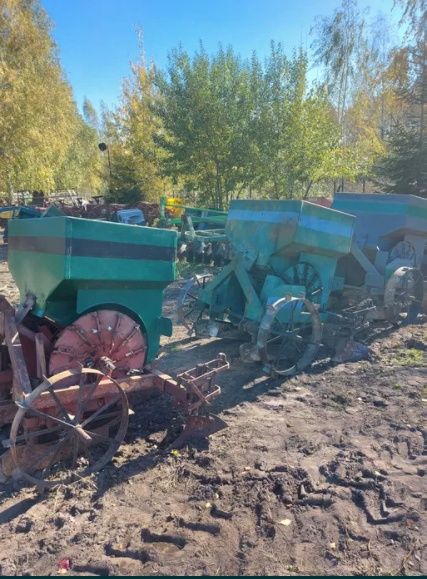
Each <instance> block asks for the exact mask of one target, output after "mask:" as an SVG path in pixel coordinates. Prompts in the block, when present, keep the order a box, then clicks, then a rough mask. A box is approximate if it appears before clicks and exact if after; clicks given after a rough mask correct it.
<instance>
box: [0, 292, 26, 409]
mask: <svg viewBox="0 0 427 579" xmlns="http://www.w3.org/2000/svg"><path fill="white" fill-rule="evenodd" d="M0 313H2V314H3V315H2V317H3V328H2V329H3V331H4V339H5V341H6V346H7V347H8V350H9V357H10V362H11V364H12V369H13V390H12V395H13V399H14V400H22V399H23V398H25V396H27V395H28V394H30V393H31V391H32V388H31V383H30V378H29V376H28V372H27V366H26V364H25V359H24V353H23V351H22V345H21V341H20V339H19V333H18V328H17V326H16V322H15V310H14V309H13V307H12V306H11V305H10V303H9V302H8V301H7V299H6V298H5V297H4V296H0Z"/></svg>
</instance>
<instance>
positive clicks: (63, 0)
mask: <svg viewBox="0 0 427 579" xmlns="http://www.w3.org/2000/svg"><path fill="white" fill-rule="evenodd" d="M41 1H42V4H43V6H44V7H45V9H46V10H47V12H48V14H49V16H50V17H51V18H52V20H53V21H54V23H55V29H54V32H53V36H54V38H55V40H56V42H57V43H58V45H59V48H60V51H61V61H62V65H63V68H64V70H65V72H66V74H67V77H68V80H69V81H70V82H71V84H72V86H73V89H74V96H75V98H76V100H77V102H78V104H79V106H81V104H82V101H83V98H84V96H85V95H86V96H88V97H89V99H90V100H91V101H92V103H93V104H94V105H95V106H96V107H97V108H98V107H99V104H100V101H101V100H103V101H105V102H106V104H107V105H108V106H111V105H114V104H115V103H116V102H117V99H118V96H119V94H120V84H121V81H122V79H123V78H124V77H125V76H126V75H127V74H128V73H129V61H130V60H135V59H136V58H137V56H138V39H137V34H136V27H138V26H139V27H141V28H142V30H143V36H144V48H145V53H146V57H147V59H149V60H150V59H153V60H154V61H155V62H156V64H157V65H159V66H164V65H165V64H166V61H167V53H168V51H169V50H170V49H171V48H173V47H175V46H177V45H178V44H179V43H181V44H182V45H183V47H184V48H185V49H186V50H187V51H188V52H190V53H192V52H194V50H196V49H197V47H198V44H199V40H200V39H201V40H202V41H203V43H204V45H205V48H206V49H207V50H208V52H213V51H215V50H216V48H217V46H218V43H220V42H221V43H222V44H224V45H228V44H231V45H232V46H233V48H234V49H235V50H236V52H238V53H240V55H241V56H242V57H247V56H250V55H251V53H252V51H253V50H256V51H257V53H258V55H259V56H260V57H263V56H264V55H266V54H267V53H268V50H269V43H270V40H272V39H273V40H276V41H280V42H282V43H283V44H284V46H285V49H286V51H288V52H289V53H291V51H292V49H293V48H294V47H297V46H299V45H301V44H302V45H303V46H306V47H307V48H308V47H309V45H310V42H311V38H310V36H309V32H310V28H311V27H312V25H313V22H314V19H315V17H316V16H317V15H322V16H329V15H331V14H332V12H333V10H334V9H335V8H336V7H337V6H339V5H340V3H341V2H340V0H320V1H319V0H302V1H301V0H300V1H298V0H198V1H197V0H157V1H156V0H41ZM359 6H360V8H366V7H369V8H370V13H371V14H376V13H377V12H378V11H381V12H383V13H385V14H388V15H390V16H391V18H392V20H393V21H395V22H396V21H397V20H398V15H399V12H398V11H397V10H396V9H395V10H393V11H392V6H393V0H359Z"/></svg>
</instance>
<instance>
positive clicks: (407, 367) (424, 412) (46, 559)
mask: <svg viewBox="0 0 427 579" xmlns="http://www.w3.org/2000/svg"><path fill="white" fill-rule="evenodd" d="M1 256H3V262H2V263H0V276H1V277H0V279H1V281H0V293H4V294H6V295H7V296H8V297H9V298H10V299H12V300H13V299H15V300H16V299H17V296H16V289H15V287H14V284H13V281H12V280H11V278H10V276H9V274H8V271H7V264H6V263H5V261H4V257H5V250H4V248H3V249H0V259H1ZM181 285H182V282H179V281H178V282H176V283H175V284H174V285H173V286H171V287H170V288H169V290H168V291H167V292H166V296H165V311H166V314H167V315H172V314H173V304H174V301H175V299H176V297H177V295H178V293H179V289H180V287H181ZM366 341H367V343H368V344H369V345H370V347H371V348H372V351H373V355H372V358H371V360H370V361H363V362H358V363H353V364H341V365H333V364H331V363H330V362H329V361H328V360H323V361H319V362H318V363H316V364H315V365H314V366H313V367H312V368H311V369H310V371H308V372H306V373H304V374H301V375H299V376H296V377H293V378H291V379H286V380H284V379H272V378H269V377H266V376H265V375H264V374H263V372H262V368H261V366H260V365H257V364H243V363H242V362H241V361H240V360H239V357H238V345H239V344H238V343H237V342H233V341H231V340H224V339H222V340H221V339H215V340H210V341H208V340H199V341H197V340H193V339H190V338H188V337H187V336H186V331H185V330H184V329H183V328H180V327H178V328H175V332H174V335H173V337H172V338H169V339H165V340H164V344H165V354H164V355H163V357H162V358H161V362H160V367H161V369H163V370H164V371H166V372H168V373H169V374H171V375H176V373H178V372H179V371H182V370H183V369H186V368H189V367H192V366H193V365H194V364H195V363H196V362H202V361H206V360H208V359H212V358H214V357H216V355H217V354H218V352H220V351H223V352H225V353H226V354H227V356H228V359H229V361H230V363H231V369H230V371H229V372H227V373H225V374H222V375H220V376H219V377H218V382H219V384H220V385H221V387H222V395H221V397H219V398H218V399H217V400H216V401H215V403H214V405H213V411H215V412H216V413H217V414H219V416H220V417H221V418H223V419H224V420H226V422H227V423H228V425H229V427H228V428H227V429H226V430H223V431H221V432H219V433H217V434H215V435H213V436H212V437H211V438H210V439H209V440H206V441H204V442H200V441H199V442H198V443H197V444H196V443H195V444H193V445H189V446H188V447H186V448H185V449H183V450H180V451H179V453H178V454H177V453H175V454H171V452H170V451H168V450H166V449H165V448H162V444H161V441H162V440H163V438H164V437H165V435H166V432H167V429H168V428H171V429H172V430H173V428H174V425H176V424H178V422H179V420H180V417H179V415H178V413H177V411H176V410H175V409H174V408H173V407H172V406H171V404H170V401H169V400H168V399H166V398H165V397H162V396H156V397H153V398H151V399H150V400H148V401H145V402H143V403H141V402H140V403H138V404H137V405H136V407H135V411H136V412H135V415H133V416H132V417H131V421H130V427H129V431H128V434H127V436H126V442H125V444H123V445H122V447H121V449H120V450H119V452H118V455H117V456H116V457H115V458H114V460H113V462H112V463H111V464H110V465H108V466H107V467H106V468H105V469H104V470H103V471H102V472H100V473H98V474H96V475H93V476H92V477H91V478H89V479H85V480H84V481H80V482H79V483H76V484H75V485H73V486H69V487H59V488H57V489H55V490H53V491H50V492H48V493H46V494H44V495H41V496H40V495H38V494H37V493H36V491H35V490H33V488H32V487H30V486H27V485H26V484H25V483H23V482H22V481H20V480H12V481H9V482H8V483H6V484H0V503H1V506H0V574H2V575H23V574H24V575H56V574H58V564H59V562H60V561H61V560H63V559H70V560H71V563H72V570H71V571H69V572H68V574H74V575H104V576H105V575H151V576H152V575H298V574H303V575H403V574H407V575H418V576H424V575H427V476H426V473H427V400H426V399H427V318H426V317H424V320H423V319H421V321H420V323H419V324H417V325H414V326H407V327H402V328H400V329H398V330H396V329H392V328H390V327H389V326H377V327H375V328H374V329H373V330H372V332H370V334H369V335H368V336H367V337H366ZM65 573H66V572H65Z"/></svg>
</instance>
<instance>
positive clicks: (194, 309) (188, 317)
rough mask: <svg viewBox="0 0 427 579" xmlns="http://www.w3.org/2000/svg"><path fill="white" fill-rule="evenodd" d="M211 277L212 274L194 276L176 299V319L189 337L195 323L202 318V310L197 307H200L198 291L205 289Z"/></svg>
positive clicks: (193, 330)
mask: <svg viewBox="0 0 427 579" xmlns="http://www.w3.org/2000/svg"><path fill="white" fill-rule="evenodd" d="M212 277H213V276H212V274H206V275H195V276H194V277H193V278H191V279H189V280H188V281H187V283H186V284H185V286H184V287H183V289H182V292H181V294H180V296H179V298H178V302H177V304H176V312H177V314H178V319H179V321H180V322H181V324H182V325H183V326H184V327H185V328H187V330H188V334H189V335H190V336H191V335H192V334H193V333H194V332H195V327H196V323H197V322H198V320H199V319H201V318H202V316H203V308H200V307H198V305H199V306H200V302H199V299H198V294H199V291H200V290H201V289H204V288H205V287H206V285H207V284H208V283H209V282H210V281H211V280H212Z"/></svg>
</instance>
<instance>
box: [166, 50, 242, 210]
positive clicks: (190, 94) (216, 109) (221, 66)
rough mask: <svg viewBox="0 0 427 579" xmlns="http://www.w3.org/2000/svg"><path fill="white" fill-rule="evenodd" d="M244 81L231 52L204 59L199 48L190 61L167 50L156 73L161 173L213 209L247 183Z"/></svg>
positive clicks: (236, 59) (182, 53)
mask: <svg viewBox="0 0 427 579" xmlns="http://www.w3.org/2000/svg"><path fill="white" fill-rule="evenodd" d="M247 76H248V71H247V69H246V67H245V65H244V63H242V61H241V60H240V58H239V57H238V56H236V55H235V54H234V52H233V50H232V49H231V48H229V49H227V50H223V49H222V48H221V47H220V49H219V51H218V53H217V54H216V55H214V56H212V57H210V56H208V55H207V53H206V51H205V50H204V48H203V45H202V44H201V45H200V50H199V52H198V53H196V54H195V55H194V57H193V58H190V57H189V55H188V54H187V53H186V52H185V51H184V50H182V48H178V49H175V50H172V51H171V53H170V54H169V64H168V67H167V70H166V71H164V72H163V71H160V70H157V73H156V84H157V87H158V88H159V90H160V93H161V95H162V99H161V100H159V108H158V113H159V115H160V116H161V118H162V120H163V123H164V128H165V133H163V134H162V135H160V137H161V138H160V139H159V143H160V144H161V146H162V147H163V148H164V149H165V150H166V151H167V153H168V156H167V158H166V161H165V171H166V174H168V175H170V176H171V177H172V178H173V179H174V180H175V181H177V180H178V179H181V180H182V181H183V185H184V187H185V188H186V189H187V190H192V189H197V190H199V191H201V192H202V195H201V201H202V202H205V203H208V204H210V205H213V206H215V207H224V206H226V205H228V202H229V199H230V194H231V192H232V191H235V190H236V189H241V188H242V186H244V185H245V184H247V180H248V173H247V171H246V169H247V167H248V147H249V141H248V122H249V101H250V95H249V88H248V85H247Z"/></svg>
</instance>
